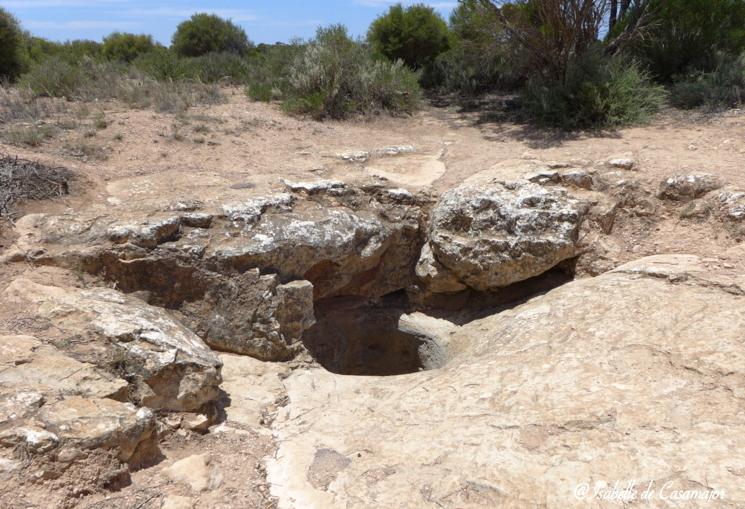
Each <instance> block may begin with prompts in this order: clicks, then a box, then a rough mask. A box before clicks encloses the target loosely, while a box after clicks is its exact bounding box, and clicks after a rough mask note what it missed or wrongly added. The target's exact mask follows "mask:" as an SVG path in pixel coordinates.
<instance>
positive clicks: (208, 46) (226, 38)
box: [172, 13, 251, 57]
mask: <svg viewBox="0 0 745 509" xmlns="http://www.w3.org/2000/svg"><path fill="white" fill-rule="evenodd" d="M172 48H173V50H174V51H175V52H176V53H178V54H179V55H181V56H185V57H198V56H201V55H206V54H207V53H215V52H217V53H220V52H226V53H236V54H238V55H244V54H246V52H247V51H248V50H249V49H250V48H251V43H250V42H249V40H248V36H246V32H245V31H244V30H243V29H242V28H241V27H239V26H237V25H235V24H234V23H233V22H232V21H230V20H225V19H222V18H220V17H218V16H215V15H214V14H206V13H199V14H194V15H193V16H192V17H191V19H189V20H187V21H184V22H183V23H181V24H180V25H179V26H178V27H177V28H176V33H175V34H173V41H172Z"/></svg>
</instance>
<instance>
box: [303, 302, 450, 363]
mask: <svg viewBox="0 0 745 509" xmlns="http://www.w3.org/2000/svg"><path fill="white" fill-rule="evenodd" d="M403 314H404V311H402V310H401V309H398V310H397V309H390V308H380V307H370V306H368V305H365V303H361V302H359V301H356V302H355V301H351V300H345V301H338V300H336V301H333V302H321V303H317V305H316V319H317V322H316V324H315V325H314V326H313V327H311V328H310V329H309V330H307V331H306V332H305V334H303V342H304V343H305V346H306V348H307V349H308V351H309V352H310V354H311V355H312V356H313V358H314V359H316V361H318V363H319V364H321V365H322V366H323V367H324V368H326V369H327V370H329V371H331V372H332V373H336V374H340V375H357V376H391V375H403V374H407V373H417V372H419V371H425V370H429V369H435V368H438V367H441V366H442V365H443V364H444V359H445V353H444V351H443V348H442V347H441V346H440V344H439V343H438V341H437V338H435V337H432V336H429V335H427V334H426V332H420V331H413V330H411V329H410V328H408V329H407V328H406V327H401V326H400V325H399V321H400V318H401V316H402V315H403Z"/></svg>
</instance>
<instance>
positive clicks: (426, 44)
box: [367, 4, 450, 69]
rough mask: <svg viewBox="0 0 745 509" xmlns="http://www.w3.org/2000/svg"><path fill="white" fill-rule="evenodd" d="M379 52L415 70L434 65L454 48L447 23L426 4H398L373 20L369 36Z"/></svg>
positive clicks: (374, 47)
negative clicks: (451, 45) (440, 57)
mask: <svg viewBox="0 0 745 509" xmlns="http://www.w3.org/2000/svg"><path fill="white" fill-rule="evenodd" d="M367 38H368V40H369V41H370V43H371V44H372V46H373V49H374V51H375V52H377V53H379V54H381V55H384V56H385V57H387V58H388V59H390V60H391V61H396V60H399V59H400V60H403V61H404V62H405V63H406V65H408V66H409V67H411V68H413V69H424V68H426V67H428V66H430V65H431V64H432V63H433V62H434V60H435V58H437V56H438V55H439V54H441V53H443V52H445V51H447V49H448V48H449V47H450V31H449V29H448V26H447V23H445V20H443V19H442V17H441V16H440V15H439V14H437V13H436V12H435V11H434V9H432V8H431V7H427V6H426V5H423V4H417V5H412V6H411V7H406V8H404V7H403V6H402V5H401V4H397V5H394V6H392V7H391V8H390V9H388V12H387V13H386V14H384V15H382V16H380V17H379V18H378V19H376V20H375V21H373V23H372V25H371V26H370V30H369V32H368V35H367Z"/></svg>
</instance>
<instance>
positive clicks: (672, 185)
mask: <svg viewBox="0 0 745 509" xmlns="http://www.w3.org/2000/svg"><path fill="white" fill-rule="evenodd" d="M720 187H722V181H721V180H720V179H719V177H717V176H715V175H709V174H697V175H675V176H674V177H670V178H667V179H665V180H663V181H662V182H661V183H660V189H659V191H658V192H657V196H658V197H660V198H662V199H665V200H673V201H682V202H686V201H690V200H693V199H696V198H699V197H701V196H703V195H705V194H706V193H709V192H711V191H714V190H716V189H719V188H720Z"/></svg>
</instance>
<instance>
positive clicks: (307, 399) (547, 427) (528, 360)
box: [267, 256, 745, 509]
mask: <svg viewBox="0 0 745 509" xmlns="http://www.w3.org/2000/svg"><path fill="white" fill-rule="evenodd" d="M712 270H713V269H710V268H707V267H706V266H705V265H703V264H702V263H701V262H700V261H699V260H698V259H697V258H696V257H681V256H660V257H655V258H652V259H647V260H642V261H640V262H637V263H632V264H629V265H626V266H623V267H620V268H619V269H618V270H617V271H614V272H611V273H607V274H603V275H601V276H598V277H596V278H590V279H582V280H577V281H574V282H572V283H569V284H567V285H565V286H562V287H560V288H558V289H555V290H553V291H551V292H549V293H547V294H545V295H542V296H539V297H536V298H534V299H532V300H530V301H528V302H527V303H525V304H522V305H520V306H518V307H515V308H513V309H510V310H507V311H504V312H501V313H498V314H495V315H493V316H490V317H487V318H483V319H480V320H477V321H475V322H472V323H470V324H468V325H465V326H463V327H460V328H457V329H455V331H454V332H453V334H452V335H451V338H450V339H451V346H452V347H453V348H455V349H456V350H457V351H458V352H459V353H458V354H457V355H456V356H455V357H453V358H452V359H450V361H449V363H448V364H447V365H445V366H444V367H442V368H440V369H437V370H432V371H424V372H419V373H416V374H412V375H405V376H395V377H386V378H364V377H348V376H339V375H334V374H331V373H328V372H326V371H323V370H320V369H317V370H296V371H294V372H293V373H292V374H291V375H290V376H289V378H287V379H286V380H284V384H285V386H286V387H287V388H288V396H289V403H288V404H287V405H286V406H285V407H283V408H282V409H280V412H279V414H278V416H277V418H276V420H275V421H274V423H273V431H274V432H275V435H276V438H277V441H278V443H279V444H280V445H279V451H278V452H277V453H276V455H273V457H271V458H269V459H267V465H268V479H269V482H270V483H271V491H272V494H273V495H274V496H276V497H278V506H279V507H280V508H301V507H302V508H308V507H427V508H428V507H432V508H447V509H455V508H483V507H534V506H540V507H546V508H547V509H554V508H556V509H558V508H562V509H564V508H578V509H579V508H586V507H595V506H597V507H600V505H607V504H604V503H596V502H598V501H597V500H592V499H585V498H582V497H580V498H577V496H576V494H577V493H578V492H577V491H576V490H577V488H578V486H580V485H583V484H587V485H588V486H589V489H590V490H594V488H595V486H602V485H601V484H600V483H603V482H606V483H608V484H609V485H612V484H613V483H614V482H615V481H617V480H619V481H621V482H624V481H626V480H629V479H630V480H644V482H649V481H654V483H655V487H656V489H657V491H656V492H657V493H658V494H659V493H660V492H659V489H661V488H662V487H663V486H667V488H666V489H667V493H669V492H670V491H671V490H673V489H694V490H700V491H702V492H703V494H704V495H705V494H706V493H711V490H720V491H722V490H723V491H724V492H725V493H726V497H725V499H724V501H723V502H722V503H721V504H719V502H712V501H705V500H704V501H702V500H693V501H687V502H686V504H689V506H690V507H698V508H705V507H711V506H712V505H714V506H717V507H720V506H721V507H738V506H740V505H742V504H743V502H744V501H745V486H744V485H743V483H742V472H743V471H745V470H744V469H745V460H743V458H742V457H741V455H738V454H735V453H734V451H740V450H742V449H743V447H745V414H744V413H743V412H742V398H743V396H745V382H744V381H745V372H743V365H744V364H743V360H745V344H743V341H742V338H743V337H744V336H745V300H743V297H742V293H739V294H738V293H737V292H736V291H735V290H734V287H733V285H739V287H742V283H743V281H745V278H744V277H743V276H744V275H743V274H733V273H732V271H729V272H727V271H723V272H721V273H720V272H712ZM671 324H674V325H671ZM412 487H414V489H412ZM654 503H656V504H657V505H659V506H660V507H667V506H668V505H669V504H668V503H667V502H666V501H665V500H660V499H657V500H655V501H654ZM639 504H640V507H641V506H645V507H646V506H647V505H648V504H646V503H644V502H639ZM631 505H633V504H631Z"/></svg>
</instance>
